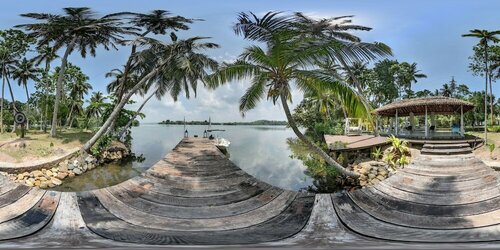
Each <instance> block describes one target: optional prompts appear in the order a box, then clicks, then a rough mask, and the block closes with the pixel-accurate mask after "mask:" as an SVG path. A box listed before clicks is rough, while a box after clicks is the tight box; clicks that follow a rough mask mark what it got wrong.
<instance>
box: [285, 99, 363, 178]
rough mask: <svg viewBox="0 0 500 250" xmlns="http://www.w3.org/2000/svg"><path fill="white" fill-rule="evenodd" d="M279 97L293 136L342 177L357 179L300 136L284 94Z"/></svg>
mask: <svg viewBox="0 0 500 250" xmlns="http://www.w3.org/2000/svg"><path fill="white" fill-rule="evenodd" d="M280 97H281V104H282V105H283V110H285V115H286V118H287V120H288V125H290V128H292V130H293V132H294V133H295V135H297V137H298V138H299V139H300V140H301V141H302V142H304V143H305V144H306V146H307V147H308V148H309V149H310V150H312V151H313V152H314V153H316V154H318V155H319V156H321V158H323V159H324V160H325V161H326V162H327V163H328V165H330V166H332V167H333V168H335V169H336V170H337V171H339V172H340V173H341V174H342V175H345V176H350V177H356V178H357V177H358V176H359V175H358V174H357V173H354V172H352V171H349V170H347V169H345V168H344V167H342V166H341V165H340V164H338V163H337V162H336V161H335V160H333V159H332V158H331V157H330V156H329V155H328V154H327V153H326V152H325V151H323V150H322V149H321V148H320V147H318V146H316V145H315V144H314V143H312V142H311V141H310V140H309V139H308V138H307V137H306V136H305V135H304V134H302V132H300V130H299V128H298V127H297V125H296V124H295V120H293V117H292V114H291V113H290V108H289V107H288V103H287V98H286V96H285V95H284V94H281V95H280Z"/></svg>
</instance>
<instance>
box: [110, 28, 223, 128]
mask: <svg viewBox="0 0 500 250" xmlns="http://www.w3.org/2000/svg"><path fill="white" fill-rule="evenodd" d="M172 39H173V41H172V42H173V43H174V44H175V43H176V42H177V38H176V37H172ZM194 41H196V40H194ZM194 41H193V42H194ZM195 48H196V47H195ZM174 60H175V62H172V63H171V64H170V65H171V67H169V68H166V69H165V70H164V71H163V72H162V73H161V74H158V75H157V77H156V78H155V79H154V80H153V81H151V84H150V85H152V84H154V85H155V87H156V89H155V91H152V93H151V94H150V95H149V96H148V97H147V98H146V99H145V100H144V101H143V103H142V104H141V106H140V107H139V109H138V110H137V111H136V112H135V114H134V116H133V117H132V119H130V120H129V121H128V123H127V124H126V125H125V126H124V127H123V128H122V130H121V131H120V133H119V134H118V138H123V135H124V134H125V132H126V131H127V130H128V128H130V126H132V122H133V121H134V120H135V118H136V117H137V115H138V114H140V112H141V110H142V108H144V106H145V105H146V103H147V102H148V101H149V100H150V99H151V98H152V97H153V95H156V97H157V99H159V100H160V99H161V98H162V97H163V96H165V95H166V94H170V96H171V97H172V98H173V99H174V101H177V97H178V96H179V94H180V92H181V91H184V93H185V96H186V98H188V99H189V97H190V91H193V92H194V95H195V97H196V92H197V85H198V82H199V81H203V79H204V78H205V77H207V76H208V72H207V69H208V70H211V71H215V70H216V69H217V66H218V64H217V62H216V61H215V60H213V59H211V58H209V57H208V56H207V55H205V54H203V53H198V52H197V51H195V50H193V48H192V47H191V46H186V47H185V50H184V51H183V52H182V53H178V55H176V56H175V57H174ZM150 87H151V86H147V87H146V88H145V90H144V91H143V92H144V93H146V92H147V90H148V89H149V88H150ZM190 89H191V90H190Z"/></svg>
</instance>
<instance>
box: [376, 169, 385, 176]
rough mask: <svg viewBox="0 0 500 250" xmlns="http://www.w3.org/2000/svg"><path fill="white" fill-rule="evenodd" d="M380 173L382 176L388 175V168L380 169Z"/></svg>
mask: <svg viewBox="0 0 500 250" xmlns="http://www.w3.org/2000/svg"><path fill="white" fill-rule="evenodd" d="M378 173H379V174H380V175H382V176H387V171H386V170H382V171H378Z"/></svg>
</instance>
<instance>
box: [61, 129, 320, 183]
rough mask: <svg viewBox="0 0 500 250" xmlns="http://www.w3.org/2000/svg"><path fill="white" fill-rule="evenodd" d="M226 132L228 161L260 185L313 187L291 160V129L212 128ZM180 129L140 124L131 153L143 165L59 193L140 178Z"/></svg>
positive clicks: (84, 179)
mask: <svg viewBox="0 0 500 250" xmlns="http://www.w3.org/2000/svg"><path fill="white" fill-rule="evenodd" d="M212 127H217V128H221V129H225V130H226V131H225V132H223V133H222V136H223V137H224V138H226V139H229V140H230V141H231V146H230V147H229V155H230V159H231V160H232V161H233V162H234V163H235V164H236V165H238V166H239V167H240V168H242V169H243V170H245V171H246V172H247V173H249V174H251V175H253V176H255V177H256V178H258V179H259V180H261V181H264V182H267V183H269V184H272V185H275V186H278V187H281V188H285V189H290V190H304V189H307V188H308V187H310V186H312V185H313V179H312V178H311V177H309V176H308V175H306V174H305V172H306V170H307V168H306V167H305V166H304V164H303V163H302V161H301V160H300V159H297V158H296V157H292V152H291V150H290V148H289V145H288V144H287V143H286V142H287V139H288V138H290V137H295V135H294V133H293V132H292V131H291V129H288V128H286V127H284V126H212ZM206 128H207V127H206V126H203V125H190V126H187V130H188V131H189V135H190V136H194V135H198V136H202V135H203V131H204V130H205V129H206ZM183 135H184V128H183V126H182V125H159V124H143V125H141V126H140V127H135V128H133V129H132V137H133V141H132V151H133V152H134V153H135V154H136V155H143V156H144V158H145V159H144V161H142V162H132V163H126V164H109V165H108V166H103V167H99V168H95V169H93V170H91V171H88V172H86V173H84V174H82V175H81V176H79V177H77V178H73V179H66V180H65V181H64V183H63V185H61V186H60V187H58V188H57V189H58V190H61V191H81V190H90V189H95V188H102V187H106V186H110V185H114V184H117V183H120V182H122V181H125V180H127V179H129V178H132V177H134V176H137V175H139V174H140V173H141V172H143V171H145V170H146V169H148V168H149V167H151V166H152V165H154V164H155V163H156V162H158V161H159V160H160V159H161V158H162V157H163V156H164V155H165V154H166V153H168V152H170V151H171V149H172V148H174V147H175V145H176V144H177V143H178V142H179V141H180V140H181V139H182V137H183Z"/></svg>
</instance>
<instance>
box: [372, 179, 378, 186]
mask: <svg viewBox="0 0 500 250" xmlns="http://www.w3.org/2000/svg"><path fill="white" fill-rule="evenodd" d="M379 182H380V180H379V179H373V180H371V181H370V184H372V185H376V184H377V183H379Z"/></svg>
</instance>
